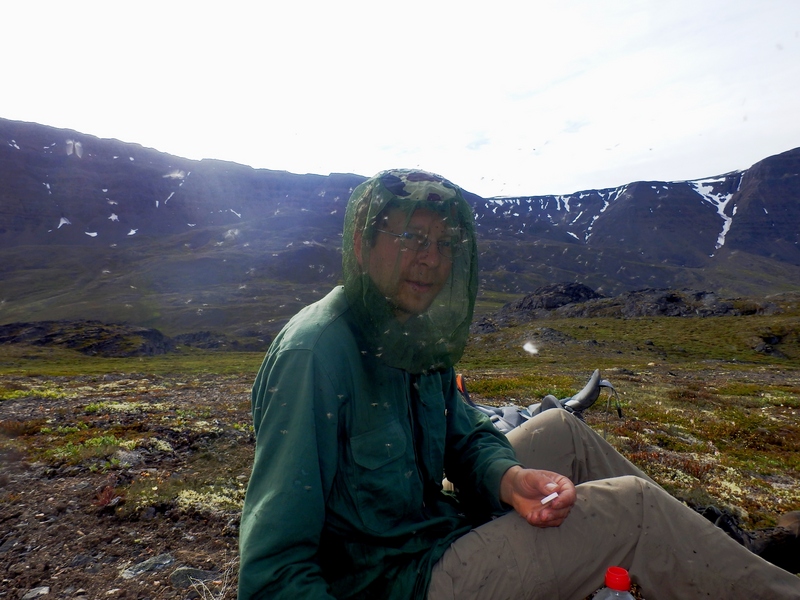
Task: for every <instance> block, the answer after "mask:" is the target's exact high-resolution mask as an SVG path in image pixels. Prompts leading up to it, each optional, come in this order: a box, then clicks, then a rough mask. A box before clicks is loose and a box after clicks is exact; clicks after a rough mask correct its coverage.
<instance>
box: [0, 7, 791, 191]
mask: <svg viewBox="0 0 800 600" xmlns="http://www.w3.org/2000/svg"><path fill="white" fill-rule="evenodd" d="M3 22H4V27H3V33H2V35H1V36H0V52H2V56H4V57H5V58H4V60H3V68H2V79H1V80H2V89H3V91H2V94H0V117H3V118H6V119H15V120H21V121H32V122H36V123H41V124H44V125H51V126H54V127H62V128H68V129H75V130H77V131H80V132H82V133H86V134H90V135H95V136H98V137H104V138H116V139H119V140H122V141H125V142H134V143H139V144H142V145H143V146H147V147H151V148H156V149H157V150H161V151H163V152H168V153H170V154H175V155H178V156H183V157H186V158H192V159H200V158H204V157H207V158H217V159H221V160H229V161H234V162H238V163H242V164H246V165H251V166H253V167H256V168H267V169H284V170H287V171H291V172H293V173H319V174H323V175H326V174H328V173H331V172H350V173H358V174H360V175H367V176H369V175H373V174H374V173H376V172H378V171H380V170H382V169H386V168H394V167H421V168H423V169H427V170H430V171H434V172H437V173H439V174H441V175H443V176H445V177H447V178H449V179H451V180H453V181H454V182H455V183H457V184H460V185H461V186H462V187H464V188H466V189H468V190H470V191H472V192H475V193H478V194H480V195H483V196H487V197H488V196H499V195H526V194H527V195H544V194H562V193H564V194H566V193H571V192H575V191H580V190H585V189H595V188H604V187H615V186H619V185H623V184H626V183H630V182H632V181H638V180H660V181H677V180H687V179H697V178H702V177H708V176H713V175H718V174H722V173H725V172H728V171H733V170H737V169H744V168H747V167H749V166H751V165H752V164H753V163H755V162H757V161H759V160H761V159H762V158H766V157H767V156H771V155H773V154H777V153H780V152H784V151H786V150H790V149H792V148H796V147H800V112H798V111H800V0H605V1H600V0H553V1H550V0H548V1H544V0H493V1H492V2H488V1H487V0H481V1H480V2H477V1H473V0H454V1H450V0H402V1H397V0H395V1H381V0H364V1H359V0H337V1H336V2H332V1H330V0H264V1H260V2H256V1H254V0H251V1H248V2H241V1H239V0H226V1H225V2H214V3H205V2H196V1H191V2H185V1H178V0H158V1H151V0H139V1H137V2H130V1H128V2H123V1H122V0H119V1H117V0H111V1H109V0H101V1H83V0H72V1H69V2H65V1H63V0H58V1H52V0H51V1H44V0H25V1H18V2H12V3H8V6H5V7H4V8H3Z"/></svg>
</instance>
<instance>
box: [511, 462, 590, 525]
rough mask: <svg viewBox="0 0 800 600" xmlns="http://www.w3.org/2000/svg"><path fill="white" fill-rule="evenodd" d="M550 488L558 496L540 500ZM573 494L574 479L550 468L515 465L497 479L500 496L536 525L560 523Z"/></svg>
mask: <svg viewBox="0 0 800 600" xmlns="http://www.w3.org/2000/svg"><path fill="white" fill-rule="evenodd" d="M553 492H558V497H557V498H555V499H554V500H552V501H550V502H548V503H547V504H542V500H543V499H544V498H545V497H547V496H549V495H550V494H552V493H553ZM576 497H577V494H576V492H575V486H574V485H573V483H572V482H571V481H570V480H569V479H567V478H566V477H564V476H563V475H559V474H558V473H553V472H551V471H540V470H538V469H523V468H522V467H520V466H516V467H511V468H510V469H509V470H508V471H506V472H505V474H504V475H503V478H502V479H501V480H500V499H501V500H502V501H503V502H505V503H506V504H508V505H510V506H513V507H514V510H516V511H517V512H518V513H519V514H520V515H521V516H522V517H523V518H524V519H525V520H526V521H527V522H528V523H530V524H531V525H535V526H536V527H558V526H559V525H561V523H563V522H564V519H566V518H567V515H568V514H569V511H570V509H571V508H572V505H573V504H575V499H576Z"/></svg>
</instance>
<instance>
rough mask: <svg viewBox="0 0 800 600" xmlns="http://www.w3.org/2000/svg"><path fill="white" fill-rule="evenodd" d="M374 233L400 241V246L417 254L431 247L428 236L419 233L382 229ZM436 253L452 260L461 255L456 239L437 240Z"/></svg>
mask: <svg viewBox="0 0 800 600" xmlns="http://www.w3.org/2000/svg"><path fill="white" fill-rule="evenodd" d="M375 231H377V232H378V233H385V234H386V235H391V236H393V237H396V238H398V239H399V240H400V245H401V246H402V247H403V248H405V249H406V250H411V251H412V252H419V251H420V250H423V249H427V248H428V247H430V245H431V241H430V240H429V239H428V236H427V235H423V234H421V233H414V232H413V231H404V232H403V233H392V232H391V231H386V230H384V229H376V230H375ZM436 251H437V252H438V253H439V254H440V255H442V256H443V257H444V258H453V257H455V256H458V255H459V254H460V253H461V241H460V239H459V238H457V237H452V238H449V239H447V238H446V239H443V240H439V241H438V242H436Z"/></svg>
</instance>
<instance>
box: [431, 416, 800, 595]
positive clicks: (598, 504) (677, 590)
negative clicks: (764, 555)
mask: <svg viewBox="0 0 800 600" xmlns="http://www.w3.org/2000/svg"><path fill="white" fill-rule="evenodd" d="M509 439H510V440H511V443H512V444H513V446H514V449H515V450H516V452H517V457H518V458H519V460H520V462H522V463H523V464H524V465H525V466H528V467H531V468H540V469H547V470H550V471H555V472H557V473H561V474H563V475H566V476H568V477H570V478H571V479H572V481H573V482H574V483H575V484H576V485H577V490H578V500H577V502H576V503H575V506H574V507H573V509H572V511H571V512H570V515H569V517H567V519H566V521H565V522H564V523H563V524H562V525H561V526H560V527H552V528H544V529H542V528H537V527H533V526H531V525H529V524H528V523H527V522H526V521H525V520H524V519H522V518H521V517H519V516H518V515H517V514H516V513H510V514H507V515H504V516H502V517H500V518H498V519H495V520H493V521H490V522H489V523H486V524H485V525H482V526H481V527H478V528H477V529H475V530H473V531H472V532H470V533H468V534H467V535H465V536H463V537H461V538H459V539H458V540H456V541H455V542H454V543H453V544H452V545H451V546H450V548H449V549H448V550H447V552H446V553H445V554H444V556H443V557H442V558H441V560H440V561H439V562H438V563H437V564H436V565H435V566H434V569H433V574H432V580H431V586H430V589H429V593H428V600H445V599H446V600H455V599H458V600H481V599H484V598H485V599H492V600H501V599H513V600H516V599H542V600H556V599H560V600H569V599H573V598H574V599H579V600H580V599H583V598H585V597H586V596H588V595H589V594H591V593H592V592H593V591H595V590H596V589H597V588H598V587H601V586H602V585H603V576H604V574H605V570H606V568H607V567H609V566H612V565H618V566H621V567H625V568H626V569H628V570H629V571H630V573H631V578H632V579H633V581H635V582H636V583H638V584H639V585H640V586H641V588H642V594H643V596H644V597H645V598H646V599H647V600H659V599H681V600H684V599H687V598H705V599H708V598H713V599H714V600H729V599H736V598H743V599H744V598H747V599H748V600H755V599H759V598H763V599H764V600H767V599H769V600H778V599H783V598H800V578H798V577H797V576H795V575H792V574H791V573H788V572H786V571H784V570H783V569H780V568H778V567H776V566H774V565H771V564H770V563H768V562H766V561H764V560H762V559H761V558H759V557H757V556H755V555H754V554H752V553H751V552H749V551H748V550H746V549H745V548H744V547H743V546H741V545H739V544H738V543H737V542H735V541H734V540H732V539H731V538H729V537H728V536H727V535H726V534H725V533H724V532H722V531H721V530H719V529H718V528H717V527H715V526H714V525H713V524H712V523H711V522H709V521H707V520H706V519H705V518H703V517H702V516H700V515H698V514H697V513H695V511H694V510H692V509H690V508H688V507H686V506H685V505H683V504H682V503H681V502H679V501H677V500H675V499H674V498H673V497H671V496H670V495H669V494H667V493H666V492H665V491H664V490H663V489H661V488H660V487H659V486H658V485H656V484H655V483H654V482H653V481H652V480H650V479H649V478H648V477H647V476H646V475H644V473H642V472H641V471H640V470H639V469H638V468H636V467H635V466H634V465H633V464H632V463H630V462H629V461H628V460H626V459H625V458H624V457H623V456H622V455H620V454H619V453H618V452H616V450H614V449H613V448H612V447H611V446H610V445H609V444H608V443H607V442H606V441H605V440H604V439H603V438H602V437H601V436H599V435H597V434H596V433H595V432H594V431H593V430H592V429H591V428H589V427H587V426H586V425H585V424H583V423H582V422H580V421H579V420H578V419H576V418H575V417H573V416H572V415H570V414H569V413H567V412H566V411H563V410H548V411H546V412H544V413H541V414H540V415H539V416H537V417H535V418H534V419H531V420H530V421H529V422H527V423H526V424H525V425H523V426H521V427H518V428H517V429H515V430H514V431H512V432H511V433H510V434H509Z"/></svg>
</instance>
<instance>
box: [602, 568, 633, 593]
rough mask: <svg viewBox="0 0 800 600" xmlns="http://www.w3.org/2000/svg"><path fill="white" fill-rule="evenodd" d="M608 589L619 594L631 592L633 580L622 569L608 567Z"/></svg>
mask: <svg viewBox="0 0 800 600" xmlns="http://www.w3.org/2000/svg"><path fill="white" fill-rule="evenodd" d="M606 587H607V588H611V589H612V590H617V591H618V592H629V591H630V590H631V578H630V575H628V572H627V571H626V570H625V569H623V568H622V567H608V569H606Z"/></svg>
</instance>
